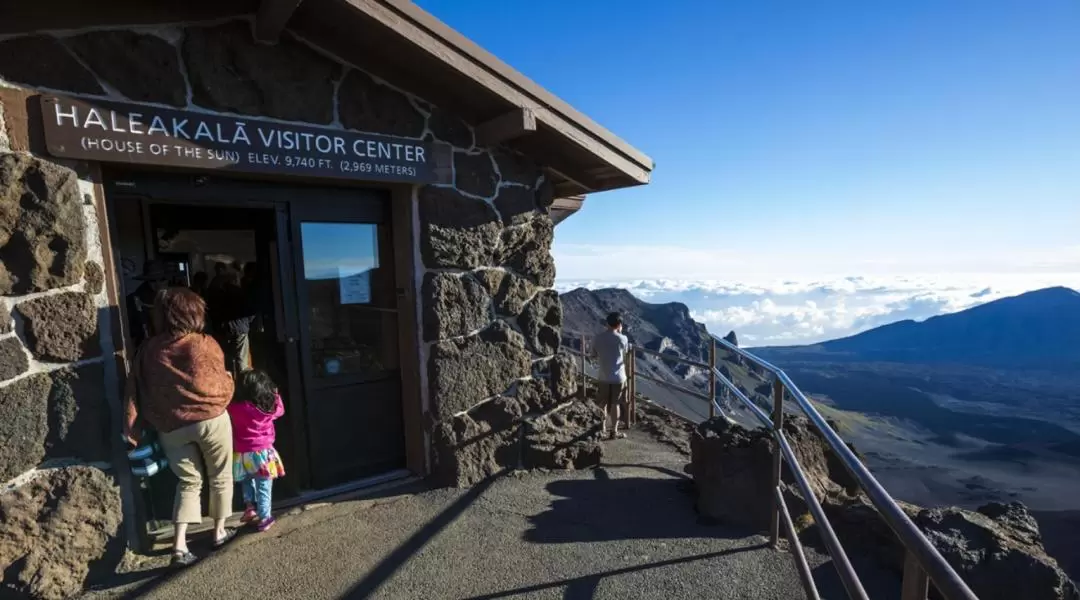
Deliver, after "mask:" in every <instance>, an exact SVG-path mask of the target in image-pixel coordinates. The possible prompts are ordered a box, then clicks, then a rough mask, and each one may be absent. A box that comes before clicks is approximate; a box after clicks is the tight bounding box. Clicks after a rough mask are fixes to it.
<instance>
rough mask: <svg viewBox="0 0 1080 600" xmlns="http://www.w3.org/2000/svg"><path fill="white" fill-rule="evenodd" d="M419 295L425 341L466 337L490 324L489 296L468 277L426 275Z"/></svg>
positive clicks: (444, 274)
mask: <svg viewBox="0 0 1080 600" xmlns="http://www.w3.org/2000/svg"><path fill="white" fill-rule="evenodd" d="M422 296H423V298H422V304H423V307H424V339H425V340H426V341H429V342H434V341H437V340H444V339H447V338H452V337H458V336H462V335H466V334H468V333H471V332H474V331H477V330H478V329H482V328H483V327H484V326H485V325H487V324H488V323H489V322H490V321H491V316H492V315H491V297H490V296H488V293H487V289H486V288H485V287H484V285H483V284H482V283H480V282H479V281H477V280H475V279H473V278H472V277H471V276H470V275H468V274H464V275H459V274H454V273H428V274H427V276H426V277H425V278H424V285H423V290H422Z"/></svg>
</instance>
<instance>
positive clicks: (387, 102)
mask: <svg viewBox="0 0 1080 600" xmlns="http://www.w3.org/2000/svg"><path fill="white" fill-rule="evenodd" d="M338 113H339V116H340V118H341V124H342V125H344V126H345V127H348V128H349V129H355V130H357V131H365V132H369V133H381V134H383V135H396V136H400V137H411V138H419V137H420V136H422V135H424V125H425V123H426V122H427V119H426V118H425V117H424V114H423V113H421V112H420V111H419V110H417V109H416V107H415V106H413V104H412V102H410V101H409V97H408V96H406V95H405V94H403V93H401V92H399V91H397V90H395V89H394V88H391V87H389V86H385V85H383V84H381V83H378V82H377V81H375V80H374V79H372V78H371V76H370V75H368V74H367V73H365V72H363V71H359V70H357V69H349V71H348V72H347V73H346V74H345V78H344V79H343V80H342V81H341V87H340V88H339V89H338Z"/></svg>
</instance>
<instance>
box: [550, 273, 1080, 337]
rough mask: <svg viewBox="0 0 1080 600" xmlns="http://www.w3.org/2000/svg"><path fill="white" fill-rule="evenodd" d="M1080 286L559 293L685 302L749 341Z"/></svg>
mask: <svg viewBox="0 0 1080 600" xmlns="http://www.w3.org/2000/svg"><path fill="white" fill-rule="evenodd" d="M1054 286H1065V287H1071V288H1073V289H1080V272H1070V273H1035V274H1020V273H1006V274H989V275H987V274H974V275H933V276H874V277H835V278H826V279H816V280H814V279H807V280H805V281H797V280H776V281H771V282H770V281H765V282H754V283H742V282H738V281H720V280H701V279H699V280H694V279H675V280H673V279H621V280H596V279H560V280H558V281H557V282H556V289H557V290H558V291H559V292H567V291H570V290H572V289H576V288H581V287H584V288H588V289H601V288H612V287H615V288H622V289H626V290H629V291H630V292H631V293H633V294H634V295H635V296H636V297H638V298H640V299H641V300H644V301H646V302H654V303H660V302H681V303H683V304H686V305H687V306H688V307H689V308H690V311H691V314H692V315H693V316H694V318H695V319H697V320H699V321H701V322H703V323H705V324H706V326H707V327H708V328H709V331H711V332H712V333H715V334H720V335H723V334H726V333H727V332H728V331H730V330H734V331H735V332H736V333H737V334H738V336H739V342H740V343H741V344H744V345H747V346H766V345H795V344H812V343H816V342H820V341H824V340H830V339H835V338H840V337H845V336H848V335H853V334H855V333H859V332H861V331H865V330H867V329H872V328H874V327H878V326H880V325H885V324H887V323H892V322H895V321H901V320H905V319H914V320H917V321H921V320H924V319H927V318H929V317H933V316H936V315H941V314H946V313H952V312H957V311H960V310H964V309H967V308H971V307H973V306H976V305H978V304H982V303H985V302H990V301H993V300H997V299H999V298H1004V297H1007V296H1014V295H1017V294H1021V293H1024V292H1028V291H1032V290H1037V289H1042V288H1046V287H1054Z"/></svg>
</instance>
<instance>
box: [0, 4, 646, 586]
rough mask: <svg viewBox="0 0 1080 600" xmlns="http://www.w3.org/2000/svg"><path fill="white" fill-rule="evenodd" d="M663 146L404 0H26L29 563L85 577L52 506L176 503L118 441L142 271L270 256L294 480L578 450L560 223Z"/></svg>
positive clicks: (19, 399)
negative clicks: (627, 131) (51, 562)
mask: <svg viewBox="0 0 1080 600" xmlns="http://www.w3.org/2000/svg"><path fill="white" fill-rule="evenodd" d="M651 169H652V162H651V160H650V159H649V158H648V157H647V156H645V155H643V154H642V153H641V152H639V151H637V150H635V149H634V148H632V147H630V146H629V145H628V144H626V143H625V142H623V141H622V140H620V139H618V138H617V137H615V136H614V135H612V134H611V133H609V132H607V131H606V130H604V129H603V128H601V127H600V126H598V125H597V124H596V123H594V122H592V121H590V120H589V119H588V118H586V117H585V116H583V115H581V114H580V113H578V112H577V111H575V110H574V109H573V108H571V107H570V106H568V105H567V104H566V103H564V102H562V101H560V100H559V99H558V98H555V97H554V96H553V95H551V94H550V93H548V92H546V91H545V90H543V89H541V88H540V87H539V86H537V85H536V84H534V83H533V82H531V81H529V80H528V79H526V78H525V77H523V76H522V75H521V74H519V73H517V72H515V71H513V70H512V69H511V68H509V67H508V66H507V65H505V64H503V63H502V62H500V61H499V60H498V59H496V58H495V57H493V56H491V55H490V54H488V53H487V52H485V51H484V50H482V49H480V48H479V47H477V46H476V45H475V44H473V43H472V42H470V41H469V40H467V39H465V38H463V37H462V36H461V35H460V34H458V33H456V32H454V31H453V30H451V29H450V28H448V27H446V26H445V25H444V24H442V23H440V22H439V21H438V20H436V19H435V18H434V17H432V16H431V15H429V14H427V13H425V12H424V11H423V10H421V9H420V8H418V7H417V6H415V5H414V4H413V3H411V2H408V1H407V0H306V1H304V2H299V1H298V0H216V1H214V2H210V1H203V0H198V1H195V0H190V1H187V0H185V1H178V0H177V1H172V0H170V1H162V2H144V1H141V0H36V1H35V2H32V3H26V2H19V3H4V5H3V6H2V7H0V482H4V486H5V487H4V491H3V493H2V494H0V513H2V514H4V515H5V520H4V523H3V527H4V528H5V529H6V530H7V531H4V532H0V539H2V540H3V542H4V543H2V544H0V567H2V568H3V569H4V570H5V580H7V577H8V576H9V575H10V576H11V577H12V578H13V579H12V581H16V580H17V582H20V583H14V584H11V585H14V586H15V587H18V586H20V585H21V586H23V587H27V586H29V587H33V586H34V585H41V581H42V580H48V578H49V577H60V575H57V574H56V573H52V574H48V573H45V574H43V573H44V571H42V570H41V569H42V567H40V563H41V561H42V560H44V559H43V558H42V557H43V556H50V555H51V554H50V553H52V552H55V551H56V550H57V548H60V547H61V546H62V545H63V539H62V538H61V536H62V535H67V534H61V533H58V532H57V531H49V530H48V526H47V525H45V523H46V522H48V521H49V520H50V519H52V522H56V521H57V519H60V520H67V525H66V527H68V531H69V533H70V532H71V531H74V532H76V533H75V534H74V535H78V531H81V530H86V531H90V532H100V531H106V532H108V531H110V530H111V531H116V530H117V529H118V528H119V527H120V524H121V522H122V523H123V524H124V525H125V526H126V529H122V530H121V531H122V534H120V535H119V537H120V538H126V539H127V540H128V541H129V542H137V541H138V540H140V539H143V538H144V537H145V534H146V532H147V531H148V530H149V529H152V528H153V527H154V522H155V520H161V519H162V516H161V513H162V511H163V510H166V509H164V508H162V507H167V506H168V504H169V503H170V502H171V489H169V487H170V486H171V483H170V482H169V480H168V477H170V476H171V475H170V474H168V473H166V474H163V475H157V476H155V477H153V478H151V479H150V480H149V483H147V482H146V481H142V482H140V481H138V480H136V479H134V478H132V477H131V476H130V473H129V470H128V468H127V464H126V462H125V456H124V447H123V444H122V442H121V440H120V435H119V432H120V422H121V419H120V412H119V407H120V403H121V395H122V387H123V381H124V377H125V375H126V369H127V363H128V359H129V358H130V357H131V356H132V355H133V352H134V348H135V342H136V339H137V337H138V335H139V328H140V325H139V323H140V322H139V319H138V318H137V317H138V315H136V314H133V313H134V312H137V310H138V306H139V304H138V303H137V302H135V301H134V294H135V292H136V291H137V290H138V289H139V286H141V285H143V284H144V282H145V280H144V279H141V278H140V277H141V276H142V275H144V273H143V269H144V266H145V265H156V266H157V267H158V268H160V269H161V271H162V272H163V273H164V274H165V276H167V277H169V278H170V279H171V284H173V285H195V284H196V281H197V277H196V276H197V274H198V273H199V272H200V271H201V272H204V273H207V277H208V278H212V277H213V276H214V275H215V273H216V272H217V270H218V269H223V270H225V271H228V270H233V269H237V270H243V269H244V268H249V269H251V271H250V272H249V277H250V278H251V279H250V281H251V282H254V283H251V285H253V286H254V287H253V288H252V289H255V290H257V292H258V294H257V295H258V298H259V300H260V303H259V306H260V308H259V319H258V321H257V322H258V327H257V331H256V332H255V333H253V334H252V357H253V360H254V362H255V364H256V366H259V367H261V368H265V369H267V370H269V371H270V372H271V374H272V375H274V377H275V378H276V379H277V382H278V384H279V385H280V386H281V389H282V391H283V396H284V397H285V400H286V408H287V414H286V417H285V418H284V419H283V420H282V421H279V425H278V445H279V449H280V450H281V452H282V454H283V455H284V458H285V460H286V462H287V464H289V476H288V477H287V480H286V481H285V482H283V485H282V486H280V487H279V492H276V495H278V498H279V499H281V500H282V501H287V500H288V499H289V497H292V498H294V499H295V498H296V497H298V496H299V497H301V498H304V497H308V496H311V495H314V494H319V493H323V494H325V493H329V492H335V491H340V490H343V489H349V488H351V487H356V486H360V485H365V484H370V483H372V482H376V481H384V480H386V479H388V478H392V477H397V476H402V475H405V474H416V475H420V476H425V477H429V478H431V479H432V480H433V481H434V482H436V483H438V484H441V485H470V484H472V483H475V482H476V481H478V480H479V479H482V478H484V477H486V476H488V475H490V474H491V473H493V472H495V471H497V470H500V469H503V468H507V467H517V466H524V467H528V466H530V464H531V462H532V461H540V462H551V463H554V464H559V460H560V459H559V458H558V457H552V456H550V453H551V452H555V451H556V450H554V449H553V448H551V447H541V446H542V445H541V444H540V443H539V442H536V440H538V439H540V438H542V437H543V436H537V435H529V432H526V431H525V430H524V429H523V425H522V424H523V423H524V422H525V421H529V420H530V419H532V422H534V425H533V427H532V429H530V432H532V433H533V434H535V433H536V431H535V429H536V427H537V425H535V423H536V422H537V421H536V420H535V419H536V418H537V417H540V416H543V415H546V414H548V413H551V412H553V411H557V410H560V409H561V408H562V407H564V406H566V405H567V403H568V401H569V400H570V399H571V394H572V393H573V391H574V383H573V381H574V380H573V373H572V372H573V365H572V363H571V361H569V360H568V359H567V358H566V357H565V356H562V355H560V354H559V353H558V344H559V339H560V327H561V310H560V305H559V300H558V296H557V295H556V293H555V292H554V291H553V290H552V286H553V283H554V278H555V265H554V263H553V259H552V256H551V253H550V248H551V244H552V237H553V227H554V223H555V222H557V221H558V220H561V219H562V218H565V217H566V216H567V215H568V214H570V213H572V212H573V211H574V210H576V209H577V208H578V207H579V206H580V205H581V203H582V201H583V199H584V197H585V195H586V194H592V193H597V192H602V191H605V190H611V189H616V188H621V187H627V186H634V185H641V184H644V183H647V182H648V179H649V173H650V171H651ZM248 265H252V266H250V267H248ZM248 281H249V280H245V282H248ZM133 307H134V308H133ZM552 422H553V421H550V420H549V421H545V423H546V425H544V426H548V427H552V426H553V425H552V424H551V423H552ZM560 422H561V421H560ZM545 452H547V453H548V454H547V455H545ZM46 497H49V498H52V499H54V500H49V501H48V502H46V500H45V498H46ZM58 503H59V505H64V506H66V507H67V508H66V509H65V510H64V511H59V510H58V509H57V506H58ZM121 506H122V507H123V508H122V509H121ZM50 511H53V512H55V513H56V514H55V515H52V516H50V517H49V518H45V517H46V516H47V513H49V514H51V513H50ZM58 515H59V516H58ZM102 515H103V516H102ZM80 528H82V529H80ZM91 537H92V536H91ZM91 554H92V552H91ZM34 565H38V566H37V567H35V566H34ZM69 567H70V569H73V571H72V574H71V575H70V578H71V579H72V581H78V582H80V583H81V581H82V579H81V578H82V577H85V575H86V570H85V569H83V566H79V567H78V568H76V567H75V566H71V565H69ZM66 568H67V567H66ZM34 569H38V571H34ZM34 582H37V583H34ZM54 583H55V582H54ZM57 585H60V586H61V587H63V584H62V582H61V583H58V584H57Z"/></svg>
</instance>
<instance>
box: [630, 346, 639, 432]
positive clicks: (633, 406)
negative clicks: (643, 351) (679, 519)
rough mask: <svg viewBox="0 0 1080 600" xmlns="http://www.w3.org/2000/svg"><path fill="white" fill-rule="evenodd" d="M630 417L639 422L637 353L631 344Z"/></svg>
mask: <svg viewBox="0 0 1080 600" xmlns="http://www.w3.org/2000/svg"><path fill="white" fill-rule="evenodd" d="M630 417H631V418H632V419H633V420H634V424H637V353H636V352H634V347H633V346H630Z"/></svg>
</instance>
